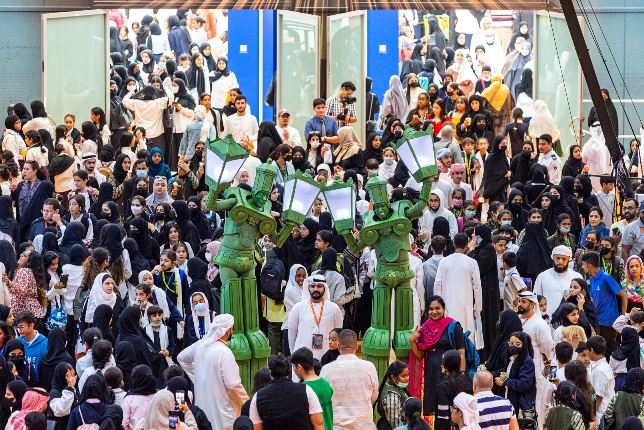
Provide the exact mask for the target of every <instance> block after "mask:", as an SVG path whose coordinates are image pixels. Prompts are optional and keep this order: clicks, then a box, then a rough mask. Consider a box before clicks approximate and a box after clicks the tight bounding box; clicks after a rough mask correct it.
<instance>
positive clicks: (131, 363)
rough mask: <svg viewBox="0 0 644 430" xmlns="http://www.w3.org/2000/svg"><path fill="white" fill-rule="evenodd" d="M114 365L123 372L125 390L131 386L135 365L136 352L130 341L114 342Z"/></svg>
mask: <svg viewBox="0 0 644 430" xmlns="http://www.w3.org/2000/svg"><path fill="white" fill-rule="evenodd" d="M115 360H116V367H118V368H119V369H121V372H123V381H124V382H125V390H128V389H129V388H130V387H131V386H132V370H133V369H134V368H135V367H136V353H135V351H134V345H132V342H128V341H123V340H122V341H120V342H119V343H117V344H116V357H115Z"/></svg>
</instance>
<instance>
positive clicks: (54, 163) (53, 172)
mask: <svg viewBox="0 0 644 430" xmlns="http://www.w3.org/2000/svg"><path fill="white" fill-rule="evenodd" d="M74 162H75V160H74V159H73V158H72V157H70V156H69V155H67V154H66V153H64V152H63V153H62V154H60V155H57V156H55V157H52V159H51V162H50V163H49V166H47V168H48V169H49V175H50V176H52V177H54V176H57V175H60V174H61V173H64V172H65V171H66V170H67V169H69V168H70V166H71V165H72V164H74Z"/></svg>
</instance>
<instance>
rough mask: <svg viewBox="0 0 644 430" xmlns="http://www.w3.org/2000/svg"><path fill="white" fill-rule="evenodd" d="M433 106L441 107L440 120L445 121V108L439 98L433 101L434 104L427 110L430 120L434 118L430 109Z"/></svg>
mask: <svg viewBox="0 0 644 430" xmlns="http://www.w3.org/2000/svg"><path fill="white" fill-rule="evenodd" d="M434 105H438V106H440V107H441V114H440V120H441V121H445V118H447V108H446V107H445V101H444V100H443V99H440V98H438V99H436V100H434V103H432V105H431V106H430V107H429V108H430V109H429V111H430V114H429V116H430V118H434V110H433V109H432V108H433V106H434Z"/></svg>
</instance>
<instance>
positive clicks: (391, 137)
mask: <svg viewBox="0 0 644 430" xmlns="http://www.w3.org/2000/svg"><path fill="white" fill-rule="evenodd" d="M404 130H405V124H403V123H402V121H400V120H399V119H398V118H396V117H391V119H389V122H387V125H386V126H385V130H384V131H383V132H382V139H380V147H381V148H383V153H384V148H387V147H389V146H393V145H392V144H393V143H395V142H396V141H397V140H398V139H400V138H401V137H402V135H403V132H404ZM383 159H384V155H383ZM401 164H402V163H401ZM403 185H404V184H403Z"/></svg>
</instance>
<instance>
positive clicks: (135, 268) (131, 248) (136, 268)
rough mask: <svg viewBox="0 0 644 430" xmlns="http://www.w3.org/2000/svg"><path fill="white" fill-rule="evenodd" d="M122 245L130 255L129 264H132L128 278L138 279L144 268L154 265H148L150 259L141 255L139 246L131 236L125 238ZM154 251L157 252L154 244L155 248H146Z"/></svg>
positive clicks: (147, 268)
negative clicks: (130, 274)
mask: <svg viewBox="0 0 644 430" xmlns="http://www.w3.org/2000/svg"><path fill="white" fill-rule="evenodd" d="M152 240H154V239H152ZM155 244H156V241H155ZM123 247H124V248H125V250H126V251H127V253H128V255H129V257H130V265H131V266H132V276H131V277H130V279H132V280H134V279H136V280H138V279H139V273H141V272H142V271H144V270H150V268H151V267H154V266H150V261H149V260H148V259H147V258H146V257H145V256H144V255H143V253H142V251H141V248H139V246H138V245H137V244H136V241H135V240H134V239H132V238H128V239H125V241H124V242H123ZM155 251H156V252H157V253H159V246H158V245H156V248H153V249H149V250H147V252H155ZM156 261H159V259H157V260H156ZM155 264H156V262H155ZM132 284H133V283H132V282H130V285H132Z"/></svg>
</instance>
